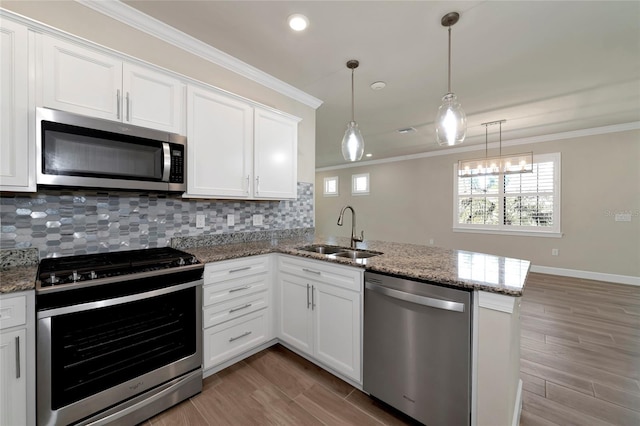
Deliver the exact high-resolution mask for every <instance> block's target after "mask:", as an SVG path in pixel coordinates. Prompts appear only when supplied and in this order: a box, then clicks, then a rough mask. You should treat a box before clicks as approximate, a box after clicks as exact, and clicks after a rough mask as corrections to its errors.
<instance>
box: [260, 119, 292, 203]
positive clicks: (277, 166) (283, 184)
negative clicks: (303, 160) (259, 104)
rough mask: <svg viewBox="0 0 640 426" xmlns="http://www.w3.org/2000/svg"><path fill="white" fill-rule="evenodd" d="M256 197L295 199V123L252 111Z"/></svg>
mask: <svg viewBox="0 0 640 426" xmlns="http://www.w3.org/2000/svg"><path fill="white" fill-rule="evenodd" d="M254 149H255V165H254V168H255V180H256V182H255V190H254V194H255V196H256V198H276V199H279V198H296V195H297V190H296V188H297V178H298V176H297V171H298V168H297V161H298V150H297V149H298V122H297V121H295V120H292V119H291V118H288V117H285V116H283V115H281V114H278V113H275V112H272V111H268V110H264V109H262V108H256V109H255V148H254Z"/></svg>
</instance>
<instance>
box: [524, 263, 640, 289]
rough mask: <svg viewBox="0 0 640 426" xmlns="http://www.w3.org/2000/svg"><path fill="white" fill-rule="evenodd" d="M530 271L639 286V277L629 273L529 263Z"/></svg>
mask: <svg viewBox="0 0 640 426" xmlns="http://www.w3.org/2000/svg"><path fill="white" fill-rule="evenodd" d="M531 272H539V273H541V274H551V275H560V276H563V277H574V278H584V279H586V280H596V281H607V282H611V283H617V284H627V285H637V286H640V277H634V276H631V275H616V274H605V273H603V272H591V271H580V270H578V269H565V268H552V267H551V266H539V265H531Z"/></svg>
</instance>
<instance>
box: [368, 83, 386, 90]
mask: <svg viewBox="0 0 640 426" xmlns="http://www.w3.org/2000/svg"><path fill="white" fill-rule="evenodd" d="M385 87H387V83H385V82H384V81H376V82H375V83H371V88H372V89H373V90H382V89H384V88H385Z"/></svg>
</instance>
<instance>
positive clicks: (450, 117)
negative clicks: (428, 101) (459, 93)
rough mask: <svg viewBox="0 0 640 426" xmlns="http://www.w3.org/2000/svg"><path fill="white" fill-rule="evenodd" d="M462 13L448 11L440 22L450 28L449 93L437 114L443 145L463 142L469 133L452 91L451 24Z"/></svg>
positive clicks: (462, 112)
mask: <svg viewBox="0 0 640 426" xmlns="http://www.w3.org/2000/svg"><path fill="white" fill-rule="evenodd" d="M458 19H460V14H459V13H457V12H450V13H447V14H446V15H444V16H443V17H442V20H441V21H440V23H441V24H442V26H444V27H448V28H449V74H448V86H447V87H448V89H447V94H446V95H444V96H443V97H442V105H440V108H438V114H437V115H436V138H437V140H438V143H439V144H440V145H443V146H451V145H456V144H459V143H462V141H464V138H465V136H466V134H467V116H466V115H465V114H464V111H463V109H462V106H461V105H460V103H459V102H458V98H457V97H456V95H455V94H453V92H451V26H452V25H454V24H455V23H456V22H458Z"/></svg>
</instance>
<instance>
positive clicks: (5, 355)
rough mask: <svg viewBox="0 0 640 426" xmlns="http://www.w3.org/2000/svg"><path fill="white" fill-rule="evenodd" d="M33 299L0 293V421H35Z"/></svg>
mask: <svg viewBox="0 0 640 426" xmlns="http://www.w3.org/2000/svg"><path fill="white" fill-rule="evenodd" d="M34 299H35V296H34V294H33V292H22V293H10V294H7V295H1V296H0V425H34V424H35V325H34V319H35V312H34V309H35V308H34V306H35V304H34Z"/></svg>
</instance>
